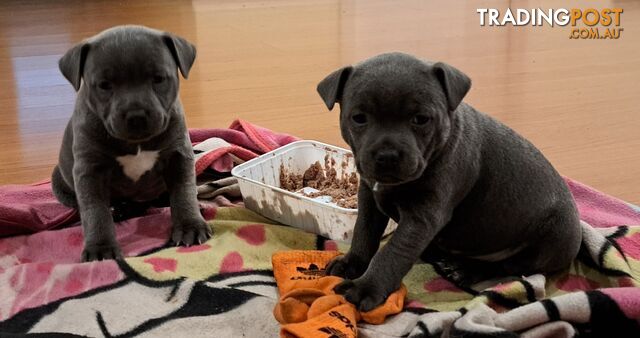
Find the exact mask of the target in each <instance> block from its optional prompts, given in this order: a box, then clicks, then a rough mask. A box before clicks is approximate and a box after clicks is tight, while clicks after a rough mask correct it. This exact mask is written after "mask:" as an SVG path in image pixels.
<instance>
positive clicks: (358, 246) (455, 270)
mask: <svg viewBox="0 0 640 338" xmlns="http://www.w3.org/2000/svg"><path fill="white" fill-rule="evenodd" d="M470 87H471V81H470V80H469V78H468V77H467V76H466V75H465V74H463V73H462V72H460V71H459V70H457V69H455V68H454V67H452V66H449V65H447V64H445V63H430V62H424V61H421V60H419V59H417V58H415V57H413V56H410V55H406V54H401V53H390V54H382V55H379V56H376V57H373V58H371V59H368V60H366V61H364V62H362V63H360V64H358V65H355V66H348V67H344V68H342V69H339V70H337V71H335V72H333V73H332V74H330V75H329V76H327V77H326V78H325V79H324V80H322V82H320V84H319V85H318V92H319V93H320V96H321V97H322V98H323V100H324V102H325V103H326V105H327V107H328V108H329V109H332V108H333V106H334V104H335V103H336V102H339V103H340V129H341V131H342V136H343V138H344V139H345V141H346V142H347V143H348V144H349V146H350V147H351V149H352V150H353V153H354V155H355V158H356V165H357V169H358V172H359V174H360V190H359V191H358V219H357V221H356V225H355V231H354V236H353V241H352V246H351V249H350V250H349V252H348V253H347V254H346V255H345V256H341V257H339V258H337V259H335V260H334V261H332V262H331V263H330V264H329V266H328V267H327V270H328V273H329V274H332V275H338V276H342V277H346V278H348V279H347V280H345V281H344V282H343V283H341V284H339V285H338V286H337V287H336V289H335V290H336V291H337V292H338V293H342V294H344V295H345V297H346V298H347V300H349V301H350V302H352V303H354V304H357V305H358V307H359V309H360V310H363V311H368V310H371V309H373V308H374V307H375V306H377V305H378V304H380V303H382V302H383V301H384V300H385V298H386V297H387V296H388V295H389V294H390V293H391V292H393V291H394V290H396V289H397V288H398V287H399V286H400V283H401V281H402V278H403V277H404V276H405V275H406V274H407V272H408V271H409V269H411V267H412V265H413V264H414V263H415V262H416V261H417V260H418V259H419V258H420V257H423V258H424V259H425V260H429V261H432V262H433V263H435V264H436V266H437V267H438V268H439V269H440V271H441V272H442V273H444V274H445V275H446V276H447V277H449V278H451V279H453V280H454V281H456V282H457V283H458V284H462V285H464V286H470V285H471V284H473V283H476V282H479V281H482V280H486V279H491V278H495V277H500V276H522V275H528V274H533V273H553V272H556V271H559V270H562V269H564V268H566V267H568V266H569V265H570V264H571V262H572V260H573V259H574V258H575V257H576V255H577V253H578V250H579V248H580V243H581V232H580V223H579V222H580V221H579V219H578V213H577V211H576V207H575V204H574V201H573V198H572V196H571V193H570V192H569V189H568V187H567V185H566V184H565V183H564V181H563V180H562V178H561V177H560V175H559V174H558V173H557V172H556V170H555V169H554V168H553V167H552V166H551V164H550V163H549V162H548V161H547V160H546V159H545V158H544V156H543V155H542V154H541V153H540V151H538V150H537V149H536V148H535V147H534V146H533V145H532V144H531V143H529V142H528V141H527V140H525V139H524V138H523V137H521V136H520V135H518V134H517V133H515V132H514V131H513V130H511V129H509V128H508V127H506V126H505V125H503V124H502V123H500V122H498V121H496V120H494V119H492V118H491V117H489V116H487V115H485V114H483V113H480V112H478V111H477V110H475V109H474V108H472V107H471V106H469V105H467V104H465V103H464V102H462V99H463V97H464V96H465V95H466V94H467V92H468V91H469V89H470ZM389 218H392V219H394V220H395V221H396V222H397V223H398V228H397V230H396V231H395V233H394V234H393V235H392V237H391V239H390V240H389V242H388V243H387V244H386V245H385V246H384V247H383V248H382V249H380V251H378V248H379V245H380V238H381V236H382V234H383V232H384V229H385V227H386V225H387V222H388V220H389Z"/></svg>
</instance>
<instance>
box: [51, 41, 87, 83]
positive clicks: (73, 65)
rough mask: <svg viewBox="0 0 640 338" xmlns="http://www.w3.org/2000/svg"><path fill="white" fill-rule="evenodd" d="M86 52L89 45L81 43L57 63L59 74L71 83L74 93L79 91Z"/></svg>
mask: <svg viewBox="0 0 640 338" xmlns="http://www.w3.org/2000/svg"><path fill="white" fill-rule="evenodd" d="M88 52H89V43H87V42H83V43H80V44H77V45H75V46H73V48H71V49H69V50H68V51H67V52H66V53H65V54H64V55H63V56H62V58H60V61H58V67H59V68H60V72H62V75H64V77H65V78H66V79H67V80H68V81H69V82H71V85H73V88H74V89H75V90H76V91H78V90H79V89H80V84H81V83H82V72H83V70H84V62H85V60H86V59H87V53H88Z"/></svg>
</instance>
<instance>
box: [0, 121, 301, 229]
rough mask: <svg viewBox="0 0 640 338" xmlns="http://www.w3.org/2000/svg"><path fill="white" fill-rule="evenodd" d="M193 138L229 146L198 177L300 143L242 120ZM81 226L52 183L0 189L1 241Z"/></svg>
mask: <svg viewBox="0 0 640 338" xmlns="http://www.w3.org/2000/svg"><path fill="white" fill-rule="evenodd" d="M189 136H190V137H191V142H192V143H193V144H194V145H196V144H198V143H200V142H203V141H205V140H209V139H212V138H219V139H222V140H224V141H226V143H228V144H229V145H228V146H226V147H220V148H217V149H215V150H213V151H209V152H207V154H205V155H204V156H201V157H199V158H198V160H197V161H196V173H197V174H201V173H202V172H203V171H204V170H205V169H206V168H208V167H212V168H215V169H218V170H220V168H227V170H230V168H231V167H230V166H229V165H224V164H219V163H222V162H224V163H225V164H226V163H231V162H230V161H229V160H228V158H227V157H228V156H230V155H232V154H234V155H236V156H238V157H239V158H241V159H242V160H250V159H252V158H254V157H256V156H258V155H261V154H264V153H266V152H269V151H271V150H273V149H276V148H278V147H280V146H283V145H285V144H288V143H291V142H293V141H296V140H297V138H296V137H293V136H290V135H286V134H279V133H275V132H273V131H271V130H268V129H265V128H262V127H259V126H256V125H254V124H251V123H249V122H246V121H242V120H235V121H233V123H231V126H230V127H229V128H228V129H191V130H189ZM78 222H79V217H78V213H77V212H76V210H74V209H71V208H67V207H65V206H63V205H61V204H60V203H58V201H57V200H56V198H55V197H54V196H53V194H52V192H51V184H50V183H49V180H46V181H43V182H39V183H36V184H33V185H8V186H2V187H0V237H6V236H12V235H19V234H30V233H34V232H38V231H43V230H51V229H56V228H60V227H64V226H72V225H78V224H79V223H78Z"/></svg>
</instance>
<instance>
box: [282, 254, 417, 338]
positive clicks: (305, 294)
mask: <svg viewBox="0 0 640 338" xmlns="http://www.w3.org/2000/svg"><path fill="white" fill-rule="evenodd" d="M338 255H340V253H339V252H337V251H296V250H293V251H281V252H277V253H275V254H274V255H273V257H272V258H271V261H272V263H273V274H274V276H275V278H276V283H277V284H278V290H279V291H280V301H279V302H278V304H277V305H276V307H275V308H274V309H273V315H274V316H275V317H276V320H277V321H278V322H280V324H282V328H281V330H280V336H281V337H287V338H288V337H304V338H315V337H318V338H326V337H329V336H334V337H335V336H337V337H345V338H346V337H356V336H357V331H356V330H357V328H356V323H357V322H358V321H359V320H363V321H365V322H367V323H371V324H382V323H383V322H384V320H385V318H386V317H387V316H389V315H393V314H396V313H398V312H400V311H401V310H402V307H403V305H404V297H405V296H406V295H407V289H406V287H405V286H404V285H402V286H401V287H400V289H399V290H397V291H395V292H394V293H392V294H391V295H389V297H388V298H387V300H386V302H385V303H384V304H382V305H380V306H378V307H377V308H375V309H373V310H371V311H368V312H363V313H360V312H358V310H357V309H356V307H355V306H354V305H353V304H351V303H349V302H348V301H347V300H346V299H345V298H344V297H343V296H342V295H337V294H335V293H334V292H333V287H334V286H336V285H337V284H339V283H340V282H341V281H342V278H340V277H336V276H325V275H324V270H325V267H326V266H327V264H329V262H330V261H331V260H332V259H333V258H334V257H336V256H338Z"/></svg>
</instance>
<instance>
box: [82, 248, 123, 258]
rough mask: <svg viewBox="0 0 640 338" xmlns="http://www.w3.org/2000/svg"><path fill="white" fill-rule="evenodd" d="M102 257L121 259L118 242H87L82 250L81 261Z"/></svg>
mask: <svg viewBox="0 0 640 338" xmlns="http://www.w3.org/2000/svg"><path fill="white" fill-rule="evenodd" d="M104 259H122V251H120V248H119V247H118V244H87V245H85V246H84V250H82V261H83V262H92V261H101V260H104Z"/></svg>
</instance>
